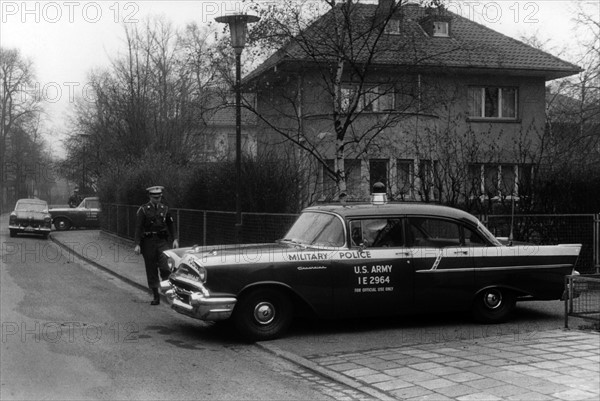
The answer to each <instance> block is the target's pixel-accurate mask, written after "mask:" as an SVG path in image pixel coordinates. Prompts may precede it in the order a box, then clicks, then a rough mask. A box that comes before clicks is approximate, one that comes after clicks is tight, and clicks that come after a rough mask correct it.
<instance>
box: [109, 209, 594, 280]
mask: <svg viewBox="0 0 600 401" xmlns="http://www.w3.org/2000/svg"><path fill="white" fill-rule="evenodd" d="M138 208H139V206H129V205H117V204H104V205H102V214H101V227H102V229H103V230H105V231H108V232H111V233H115V234H117V235H118V236H120V237H124V238H127V239H133V237H134V235H135V215H136V212H137V210H138ZM171 214H172V216H173V218H174V219H175V220H176V226H177V230H178V234H179V244H180V246H192V245H221V244H223V245H225V244H235V243H236V226H235V220H236V219H235V217H236V216H235V212H221V211H209V210H192V209H171ZM297 217H298V215H297V214H283V213H242V230H241V233H240V242H241V243H246V244H250V243H261V242H273V241H275V240H276V239H279V238H282V237H283V236H284V235H285V233H286V232H287V231H288V229H289V228H290V227H291V225H292V224H293V223H294V221H295V220H296V218H297ZM481 220H482V222H483V223H484V224H485V225H486V226H487V227H488V228H489V229H490V231H491V232H492V233H493V234H494V235H495V236H497V237H509V236H510V234H511V231H512V233H513V239H514V240H515V241H523V242H530V243H534V244H538V245H555V244H560V243H577V244H582V249H581V254H580V256H579V259H578V261H577V264H576V269H577V270H578V271H579V272H580V273H582V274H591V273H598V272H599V270H600V250H599V248H600V239H599V238H600V229H599V227H600V215H595V214H571V215H526V216H514V217H513V216H510V215H489V216H482V217H481Z"/></svg>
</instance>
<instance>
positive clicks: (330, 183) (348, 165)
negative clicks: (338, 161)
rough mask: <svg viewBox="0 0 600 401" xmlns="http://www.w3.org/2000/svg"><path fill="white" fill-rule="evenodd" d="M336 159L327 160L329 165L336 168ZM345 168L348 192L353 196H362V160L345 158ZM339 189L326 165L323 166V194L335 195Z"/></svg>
mask: <svg viewBox="0 0 600 401" xmlns="http://www.w3.org/2000/svg"><path fill="white" fill-rule="evenodd" d="M334 166H335V160H333V159H329V160H327V167H328V168H329V169H331V170H335V168H334ZM344 170H345V172H346V192H347V193H348V195H349V196H350V197H351V198H352V197H357V196H360V194H361V191H360V182H361V180H360V160H356V159H344ZM337 191H338V187H337V184H336V182H335V179H333V178H331V176H330V175H329V174H327V171H326V169H325V167H323V195H325V196H326V197H333V196H335V194H336V193H337Z"/></svg>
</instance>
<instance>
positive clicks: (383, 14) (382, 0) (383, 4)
mask: <svg viewBox="0 0 600 401" xmlns="http://www.w3.org/2000/svg"><path fill="white" fill-rule="evenodd" d="M395 5H396V0H379V1H378V3H377V11H375V24H376V25H379V24H381V23H383V21H385V20H386V19H387V18H388V17H389V15H390V13H391V12H392V9H393V8H394V6H395Z"/></svg>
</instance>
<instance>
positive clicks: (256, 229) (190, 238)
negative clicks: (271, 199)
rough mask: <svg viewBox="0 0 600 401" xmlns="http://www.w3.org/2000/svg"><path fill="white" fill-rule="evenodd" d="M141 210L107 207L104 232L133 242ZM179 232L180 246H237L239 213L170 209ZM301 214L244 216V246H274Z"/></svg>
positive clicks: (104, 208)
mask: <svg viewBox="0 0 600 401" xmlns="http://www.w3.org/2000/svg"><path fill="white" fill-rule="evenodd" d="M138 209H139V206H131V205H117V204H103V205H102V214H101V217H100V225H101V228H102V229H103V230H105V231H108V232H111V233H114V234H117V235H118V236H120V237H123V238H127V239H133V237H134V236H135V216H136V213H137V210H138ZM170 212H171V215H172V216H173V218H174V219H175V223H176V224H175V225H176V227H177V231H178V237H179V245H180V246H192V245H226V244H235V243H236V225H235V222H236V215H235V212H220V211H210V210H192V209H170ZM297 217H298V215H297V214H285V213H242V230H241V233H240V242H241V243H247V244H250V243H255V244H256V243H261V242H273V241H274V240H276V239H279V238H283V236H284V235H285V233H286V232H287V231H288V229H289V228H290V227H291V226H292V224H293V223H294V221H296V218H297Z"/></svg>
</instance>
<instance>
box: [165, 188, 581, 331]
mask: <svg viewBox="0 0 600 401" xmlns="http://www.w3.org/2000/svg"><path fill="white" fill-rule="evenodd" d="M375 200H376V201H375V202H373V204H360V205H359V204H356V205H341V204H336V205H323V206H314V207H309V208H307V209H305V210H304V211H303V212H302V214H301V215H300V216H299V218H298V220H297V221H296V222H295V223H294V225H293V226H292V227H291V229H290V230H289V232H288V233H287V235H286V236H285V238H283V239H281V240H278V241H277V242H276V243H271V244H254V245H232V246H209V247H198V246H195V247H191V248H181V249H174V250H170V251H166V252H165V253H166V254H167V256H168V258H169V265H170V268H171V269H172V274H171V276H170V278H169V279H168V280H166V281H163V282H162V283H161V289H162V290H163V292H164V294H165V296H166V298H167V300H168V301H169V303H170V305H171V307H172V308H173V309H174V310H175V311H177V312H179V313H182V314H184V315H187V316H190V317H193V318H197V319H201V320H206V321H219V320H225V319H232V320H233V323H234V324H235V326H236V328H237V329H238V330H239V331H240V332H241V333H242V334H243V335H244V336H245V337H246V338H248V339H251V340H267V339H272V338H275V337H278V336H281V335H282V334H283V333H284V332H285V330H286V329H287V328H288V326H289V325H290V323H291V321H292V319H293V317H294V315H295V314H298V313H301V312H307V311H308V312H311V313H312V314H314V315H316V316H317V317H320V318H324V319H330V318H350V317H353V318H355V317H373V316H391V315H401V314H407V313H415V312H424V311H442V310H463V309H467V310H470V311H472V313H473V315H474V317H475V318H476V319H477V320H479V321H481V322H484V323H495V322H501V321H504V320H506V319H507V318H508V317H509V316H510V314H511V312H512V310H513V309H514V307H515V303H516V301H520V300H527V299H536V300H554V299H560V298H561V296H562V294H563V288H564V277H565V276H566V275H569V274H572V273H573V266H574V265H575V262H576V260H577V257H578V255H579V252H580V250H581V245H579V244H563V245H553V246H535V245H522V244H520V245H513V246H506V245H503V244H501V243H500V242H499V241H498V239H496V238H495V237H494V236H493V235H492V234H491V233H490V232H489V231H488V230H487V229H486V228H485V227H484V226H483V224H482V223H481V222H480V221H479V220H478V219H476V218H475V217H473V216H472V215H470V214H468V213H466V212H463V211H460V210H457V209H454V208H449V207H444V206H439V205H432V204H418V203H386V202H385V200H384V199H383V198H381V199H375Z"/></svg>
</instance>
